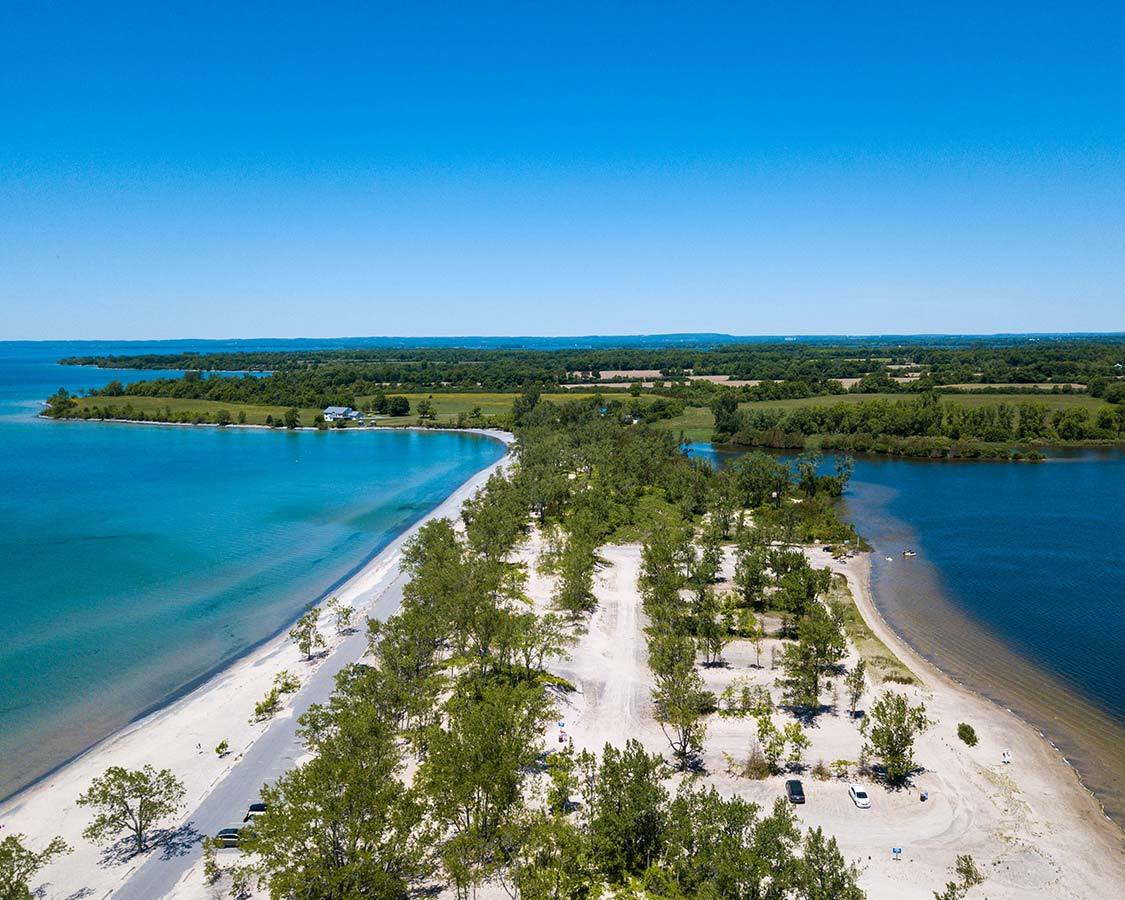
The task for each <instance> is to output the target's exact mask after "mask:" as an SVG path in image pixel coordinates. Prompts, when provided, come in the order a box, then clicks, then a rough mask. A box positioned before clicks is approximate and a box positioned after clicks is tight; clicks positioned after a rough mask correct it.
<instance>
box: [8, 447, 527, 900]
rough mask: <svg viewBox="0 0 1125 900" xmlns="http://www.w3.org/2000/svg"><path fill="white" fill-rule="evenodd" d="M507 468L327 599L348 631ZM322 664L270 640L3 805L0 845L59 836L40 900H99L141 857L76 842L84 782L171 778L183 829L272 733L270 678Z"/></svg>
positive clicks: (40, 880) (284, 641)
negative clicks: (111, 773) (416, 540)
mask: <svg viewBox="0 0 1125 900" xmlns="http://www.w3.org/2000/svg"><path fill="white" fill-rule="evenodd" d="M483 433H486V434H488V435H490V436H492V437H495V438H498V439H500V440H502V441H504V442H505V443H511V440H512V436H511V435H509V434H507V433H506V432H496V431H487V432H483ZM508 459H509V458H508V457H503V458H502V459H501V460H499V461H498V462H497V463H495V464H493V465H492V466H489V467H488V468H486V469H484V470H482V471H481V472H478V473H477V474H476V475H474V476H473V477H472V478H470V479H469V480H468V481H467V482H465V484H463V485H462V486H461V487H459V488H458V489H457V490H456V491H455V492H454V493H453V494H452V495H451V496H450V497H449V498H448V499H447V500H446V501H445V502H444V503H442V504H441V506H439V507H438V508H437V509H435V510H433V511H432V512H431V513H429V514H428V515H426V516H425V517H423V518H422V519H421V520H420V521H419V522H417V523H416V524H415V525H414V526H413V527H412V528H410V529H409V530H408V531H407V532H406V533H405V534H403V535H402V536H400V537H399V538H397V539H396V540H395V541H393V542H392V543H391V544H390V545H389V546H388V547H387V548H386V549H385V550H384V551H383V552H381V553H380V554H379V555H378V556H376V557H375V558H373V559H372V560H371V561H370V562H369V563H368V564H367V565H366V566H364V568H363V569H362V570H361V571H359V572H358V573H356V575H355V576H354V577H352V578H351V579H350V580H349V581H348V582H347V583H345V584H344V585H342V586H341V587H340V589H339V590H338V591H336V592H335V596H337V597H339V598H340V599H341V600H342V601H344V602H345V603H348V604H350V605H352V606H353V607H354V608H355V610H356V616H355V619H354V622H353V624H358V625H359V627H363V621H364V618H365V612H366V610H367V609H368V608H369V607H370V606H371V605H372V604H373V603H374V602H375V600H376V599H377V598H378V595H379V593H381V586H385V585H386V584H389V583H390V581H392V580H393V578H391V577H389V576H391V575H393V574H394V573H395V572H397V568H398V563H399V560H400V558H401V547H402V543H403V541H404V540H405V539H406V538H407V537H409V535H411V534H413V533H414V532H415V531H416V530H417V529H418V528H420V527H421V526H422V525H423V524H424V523H425V522H427V521H429V520H430V519H433V518H435V517H438V516H449V517H455V516H456V515H457V514H458V512H459V510H460V507H461V504H462V503H463V502H464V500H465V499H466V498H467V497H468V496H470V495H471V494H473V493H475V492H476V490H478V489H479V488H480V486H481V485H483V483H484V482H485V481H486V480H487V478H488V476H489V475H490V474H492V472H493V471H494V470H495V469H496V468H497V467H500V466H504V465H506V464H507V461H508ZM376 589H379V590H378V591H377V590H376ZM328 618H329V617H327V616H325V617H322V623H321V632H322V634H323V635H324V637H325V638H326V639H327V641H328V648H329V654H331V653H332V652H334V651H335V650H336V648H337V646H338V645H339V643H340V639H339V638H338V637H337V636H336V635H335V629H334V628H333V627H332V625H331V623H330V622H328V621H324V620H326V619H328ZM326 658H327V657H321V658H320V659H319V660H317V661H314V662H313V663H308V662H305V661H304V660H303V659H302V658H301V656H300V654H299V653H298V651H297V648H296V647H295V646H294V644H293V643H292V641H290V640H288V638H287V637H285V636H284V635H282V636H279V637H277V638H275V639H274V640H272V641H270V642H269V643H267V644H265V645H263V646H262V647H260V648H258V649H257V650H255V651H254V652H252V653H251V654H249V655H248V656H246V657H244V658H243V659H241V660H239V661H238V662H236V663H234V664H233V665H232V666H231V667H230V668H228V669H227V670H225V671H224V672H222V673H220V674H219V675H217V676H216V677H215V678H213V679H211V680H210V681H208V682H207V683H206V684H204V685H202V686H201V687H199V688H198V689H197V690H195V691H193V692H192V693H190V694H188V695H187V696H185V697H183V698H181V699H180V700H178V701H177V702H175V703H173V704H171V705H170V706H168V707H166V708H164V709H162V710H159V711H158V712H156V713H154V714H152V715H150V716H148V717H146V718H144V719H142V720H141V721H139V722H136V723H134V724H133V725H130V726H128V727H127V728H124V729H122V730H121V731H119V732H117V733H116V734H114V735H112V736H110V737H108V738H106V739H105V740H104V741H101V742H100V743H98V744H97V745H95V746H94V747H92V748H91V749H90V750H88V751H86V752H85V753H84V754H82V755H81V756H80V757H78V758H77V759H75V760H74V761H73V762H71V763H69V764H68V765H66V766H64V767H63V768H62V769H60V770H58V771H57V772H55V773H54V774H52V775H51V776H49V777H48V778H47V779H45V780H44V781H41V782H39V783H37V784H35V785H33V786H32V787H30V788H28V789H27V790H25V791H23V792H21V793H19V794H17V795H16V796H15V797H13V798H11V799H10V800H8V801H7V802H5V803H4V804H3V805H2V806H0V825H2V826H3V828H2V830H0V836H5V837H6V836H7V835H9V834H24V835H26V836H27V837H28V838H29V840H28V843H29V844H30V845H31V847H33V848H34V849H39V848H41V847H42V846H44V845H45V844H46V843H47V841H48V840H50V838H51V837H52V836H53V835H56V834H58V835H62V837H63V838H64V839H65V840H66V841H67V842H69V843H70V844H71V845H72V846H73V847H74V848H75V852H74V853H72V854H70V855H68V856H64V857H62V858H61V859H59V860H57V861H56V862H55V863H53V864H52V865H50V866H48V867H47V868H46V869H44V870H43V871H42V872H40V873H39V876H38V877H37V879H36V883H35V886H39V887H42V889H43V894H42V896H43V897H44V898H70V897H76V896H82V897H104V896H107V895H108V894H109V893H111V892H112V890H113V889H114V888H115V887H116V886H117V885H118V884H120V883H121V881H123V880H124V879H125V878H126V877H127V876H128V875H129V873H130V872H132V870H133V869H134V868H135V867H136V866H137V865H139V864H140V863H141V862H142V861H143V858H134V859H131V860H129V861H128V862H126V863H123V864H114V865H103V864H101V862H100V856H101V852H100V850H99V848H98V847H96V846H94V845H92V844H91V843H89V842H88V841H86V840H85V839H83V837H82V830H83V829H84V828H85V827H86V825H87V824H88V822H89V821H90V819H91V813H90V811H89V810H88V809H83V808H81V807H78V806H76V805H75V801H76V799H77V798H78V796H79V794H81V793H82V792H83V791H85V790H86V789H87V788H88V787H89V786H90V782H91V781H92V779H93V778H95V777H96V776H98V775H101V774H102V773H103V772H104V771H105V770H106V768H108V767H109V766H124V767H126V768H139V767H141V766H143V765H145V764H146V763H147V764H152V765H153V766H155V767H156V768H168V769H171V770H172V771H173V772H174V773H175V774H176V776H177V777H178V778H180V779H181V780H182V781H183V783H184V786H185V787H186V789H187V796H186V801H185V802H186V806H185V810H184V815H183V817H181V819H180V821H181V822H182V821H185V820H186V819H187V818H188V816H189V815H190V812H191V811H192V810H194V809H195V808H196V807H197V806H198V805H199V803H200V802H201V801H202V800H203V798H204V797H206V796H207V794H208V793H209V792H210V791H211V789H212V788H213V787H214V786H215V784H216V783H217V782H218V781H219V779H221V778H222V777H223V776H224V775H225V774H226V773H227V772H228V771H229V770H230V769H231V768H232V767H233V766H235V765H237V763H238V760H239V758H240V756H241V754H242V753H244V752H245V751H246V749H247V748H248V747H249V746H250V745H251V744H252V743H253V742H254V741H255V740H256V739H257V738H258V737H260V736H261V735H262V734H263V733H265V731H266V730H267V729H268V728H269V727H270V724H271V723H270V722H267V723H263V724H257V725H251V724H250V723H249V721H248V720H249V717H250V716H251V715H252V713H253V710H254V704H255V703H256V702H257V701H258V700H260V699H261V698H262V697H263V696H264V695H265V694H266V692H267V691H268V690H269V688H270V686H271V684H272V683H273V679H274V676H275V675H276V674H277V673H278V672H280V671H282V670H288V671H289V672H291V673H293V674H294V675H297V676H298V677H300V679H301V680H302V682H303V681H304V680H306V679H307V678H308V677H309V676H310V675H311V674H312V672H313V671H314V670H315V667H316V666H318V665H321V664H323V662H324V660H325V659H326ZM289 696H290V697H291V696H292V695H289ZM287 699H288V698H287ZM289 715H291V712H290V711H289V710H288V709H283V710H282V711H281V713H279V715H278V716H277V718H276V719H274V720H273V721H278V720H280V719H282V718H284V717H286V716H289ZM224 738H225V739H226V740H227V741H229V743H230V747H231V752H230V753H229V754H228V755H227V756H226V757H225V758H223V759H220V758H219V757H218V756H217V755H216V753H215V749H214V748H215V746H216V745H217V744H218V743H219V742H220V741H221V740H223V739H224ZM169 824H175V823H169ZM153 852H159V850H157V851H153Z"/></svg>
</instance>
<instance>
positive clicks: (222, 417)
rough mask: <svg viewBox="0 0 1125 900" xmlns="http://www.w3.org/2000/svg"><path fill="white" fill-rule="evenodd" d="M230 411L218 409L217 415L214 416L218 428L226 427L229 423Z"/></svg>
mask: <svg viewBox="0 0 1125 900" xmlns="http://www.w3.org/2000/svg"><path fill="white" fill-rule="evenodd" d="M231 421H232V420H231V417H230V410H228V409H220V410H219V412H218V415H216V416H215V424H217V425H218V426H219V427H220V428H222V427H224V426H227V425H229V424H230V423H231Z"/></svg>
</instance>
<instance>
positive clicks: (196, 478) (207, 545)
mask: <svg viewBox="0 0 1125 900" xmlns="http://www.w3.org/2000/svg"><path fill="white" fill-rule="evenodd" d="M88 347H89V345H83V346H82V347H81V348H80V349H79V348H76V347H72V346H71V345H65V344H64V345H47V346H43V345H28V344H0V522H2V523H3V528H2V529H0V621H2V622H3V635H4V639H3V641H2V642H0V796H3V795H5V794H8V793H10V792H11V791H13V790H15V789H17V788H18V787H20V786H21V785H23V784H26V783H28V782H29V781H30V780H32V779H34V778H36V777H38V776H40V775H42V774H43V773H44V772H46V771H48V770H49V769H50V768H52V767H53V766H55V765H57V764H59V763H60V762H62V761H64V760H66V759H67V758H69V757H70V756H72V755H73V754H75V753H77V752H79V751H81V750H82V749H84V748H85V747H87V746H89V744H91V743H92V742H94V741H96V740H98V739H99V738H101V737H103V736H105V735H107V734H109V733H110V732H112V731H113V730H115V729H116V728H118V727H120V726H121V725H123V724H125V723H127V722H128V721H130V720H131V719H133V718H134V717H136V716H137V715H139V714H142V713H143V712H145V711H146V710H149V709H151V708H153V707H154V706H156V705H159V704H161V703H162V702H165V701H167V700H168V699H169V698H170V697H173V696H175V695H176V694H177V693H178V692H180V691H182V690H183V689H185V687H187V686H189V685H191V684H192V683H194V682H197V681H198V680H199V679H201V678H204V677H205V676H207V675H208V674H209V673H212V672H214V671H215V670H216V669H217V668H219V667H221V666H223V665H224V664H225V663H227V662H229V661H230V660H232V659H234V658H236V657H237V656H239V655H241V654H243V653H245V652H246V651H247V650H248V649H250V648H251V647H253V646H254V645H255V644H257V643H260V642H261V641H262V640H264V639H266V638H268V637H270V636H271V635H273V634H275V633H277V631H278V630H280V629H281V628H283V627H285V626H286V625H287V624H288V623H289V622H290V621H291V620H292V619H293V618H294V617H295V616H296V615H297V614H298V613H299V611H300V610H301V608H302V607H303V605H304V604H305V603H306V602H308V601H309V600H312V599H315V598H316V597H318V596H319V595H321V594H322V593H323V592H324V591H325V590H326V589H327V588H329V587H330V586H331V585H332V584H333V583H334V582H336V581H337V580H338V579H340V578H342V577H345V576H346V575H347V574H348V573H349V572H350V571H351V570H353V569H354V568H355V567H356V566H358V565H360V564H362V563H363V562H364V561H365V560H366V559H368V558H369V557H370V556H371V555H373V553H375V552H377V551H378V550H379V549H381V548H382V547H383V546H385V545H386V544H387V543H389V542H390V541H391V540H392V539H393V538H394V537H395V536H396V535H398V534H400V533H401V532H402V531H403V530H404V529H405V528H407V527H408V526H409V525H410V524H411V523H413V522H414V521H416V520H417V519H418V518H419V517H420V516H422V515H423V514H424V513H426V512H427V511H429V510H430V509H432V508H433V507H434V506H436V505H437V504H438V503H439V502H440V501H441V500H442V499H444V498H445V497H446V496H448V495H449V494H450V493H451V492H452V491H453V490H454V489H455V488H456V487H457V486H458V485H460V484H461V483H462V482H464V481H465V480H466V479H467V478H468V477H469V476H470V475H472V473H474V472H476V471H478V470H480V469H482V468H484V467H485V466H487V465H488V464H490V463H491V462H493V461H495V460H496V459H498V458H499V457H500V456H501V455H502V453H503V448H502V446H501V445H500V444H499V443H498V442H496V441H494V440H492V439H489V438H484V437H480V436H477V435H464V434H452V433H419V432H391V431H381V430H380V431H363V432H323V433H322V432H296V433H281V432H271V431H266V430H262V429H222V430H220V429H214V428H206V427H199V428H178V427H166V426H152V425H148V426H146V425H121V424H112V423H92V422H50V421H44V420H41V419H37V418H35V415H34V414H35V412H36V411H37V409H38V402H37V401H38V399H40V398H42V397H44V396H46V395H47V394H49V393H50V392H52V391H54V390H55V389H56V388H58V387H59V386H60V385H65V386H67V387H69V388H76V387H81V386H85V385H93V384H102V383H104V382H105V381H107V380H109V379H110V378H112V377H116V376H118V375H123V376H125V378H126V379H135V378H137V377H143V373H135V372H134V373H114V372H107V371H105V370H102V371H97V370H83V369H75V368H70V367H59V366H56V365H54V363H53V361H54V360H55V359H57V358H58V357H59V356H62V355H66V354H67V353H74V352H96V351H90V350H88ZM129 350H131V351H133V352H141V351H137V350H135V347H130V348H129Z"/></svg>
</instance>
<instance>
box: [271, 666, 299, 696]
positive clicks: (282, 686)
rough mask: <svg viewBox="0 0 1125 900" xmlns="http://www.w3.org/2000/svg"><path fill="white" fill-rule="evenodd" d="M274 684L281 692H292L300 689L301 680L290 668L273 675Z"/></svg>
mask: <svg viewBox="0 0 1125 900" xmlns="http://www.w3.org/2000/svg"><path fill="white" fill-rule="evenodd" d="M273 686H274V687H275V688H276V689H277V691H278V693H280V694H292V693H295V692H296V691H297V690H299V689H300V687H301V681H300V679H299V678H297V676H296V675H294V674H293V673H292V672H290V671H289V670H288V669H282V670H281V671H280V672H278V673H277V674H276V675H274V676H273Z"/></svg>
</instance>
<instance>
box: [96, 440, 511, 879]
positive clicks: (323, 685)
mask: <svg viewBox="0 0 1125 900" xmlns="http://www.w3.org/2000/svg"><path fill="white" fill-rule="evenodd" d="M508 462H509V458H508V457H502V458H501V459H500V460H498V461H497V462H496V463H494V464H493V465H491V466H488V467H487V468H485V469H483V470H482V471H480V472H478V473H477V474H476V475H475V476H473V478H471V479H470V480H469V481H467V482H466V483H465V484H463V485H462V486H461V487H460V488H458V489H457V490H456V491H455V492H454V493H453V494H452V495H451V496H449V497H447V498H446V499H445V501H444V502H443V503H442V504H441V505H440V506H438V507H437V509H435V510H433V512H431V513H430V514H429V515H427V516H425V517H423V518H422V519H421V520H420V521H419V522H417V523H415V524H414V525H413V526H412V527H411V528H409V529H407V531H406V532H405V533H404V534H402V535H400V536H399V537H398V538H396V539H395V540H394V541H393V542H392V543H391V544H390V546H389V547H388V548H387V552H395V551H397V550H398V549H399V548H401V546H402V544H403V543H405V541H406V540H407V539H408V538H409V537H410V536H412V535H413V534H414V533H415V532H416V531H417V529H418V528H420V527H421V526H422V525H423V524H424V523H425V522H426V521H428V520H429V519H431V518H436V517H438V516H445V517H447V518H456V517H457V515H458V514H459V513H460V510H461V504H462V503H463V502H464V501H465V500H466V499H467V498H468V497H469V496H470V495H471V494H473V493H475V492H476V490H477V489H478V488H479V487H480V486H481V485H483V484H484V482H485V481H486V480H487V479H488V476H489V475H491V474H492V472H493V471H495V470H496V469H498V468H501V469H502V468H505V467H506V466H507V465H508ZM405 583H406V579H405V577H404V576H402V575H400V574H399V571H398V566H397V565H395V566H393V567H392V568H391V570H390V571H389V572H388V573H387V574H386V575H384V576H383V578H381V579H380V580H379V581H378V582H377V583H376V584H375V585H374V586H372V587H371V588H370V589H369V590H367V591H365V592H364V593H363V594H361V595H360V596H359V597H358V598H357V601H356V604H355V605H356V606H357V607H363V606H367V605H368V603H370V605H369V606H367V618H371V619H379V620H380V621H382V620H385V619H387V618H388V617H389V616H391V615H393V614H394V613H395V612H397V611H398V608H399V605H400V604H401V603H402V589H403V586H404V584H405ZM366 650H367V635H366V634H365V633H364V631H363V629H360V630H358V631H357V632H356V633H355V634H352V635H349V636H348V637H346V638H345V639H344V640H343V641H342V642H341V643H340V644H339V645H338V646H337V648H336V649H335V650H334V651H333V652H332V654H331V656H329V657H328V658H327V659H326V660H325V661H324V662H323V663H321V664H320V666H319V667H318V668H317V670H316V672H314V673H313V675H312V677H311V678H309V680H308V681H307V682H305V685H304V686H303V687H302V688H301V690H300V691H299V692H298V693H297V695H296V696H295V697H294V698H293V703H292V709H293V715H292V716H290V717H288V718H285V719H279V720H277V721H275V722H274V723H273V724H272V725H271V726H270V727H269V728H268V729H267V730H266V731H265V732H264V733H263V734H262V735H261V737H259V738H258V739H257V740H256V741H255V742H254V743H253V744H252V745H251V747H250V749H249V750H247V751H246V753H245V755H244V756H243V757H242V759H241V760H239V762H238V764H237V765H236V766H234V768H232V769H231V770H230V772H228V773H227V774H226V776H225V777H224V778H223V779H222V780H221V781H220V782H219V783H218V784H217V785H215V787H214V788H213V789H212V790H211V793H209V794H208V795H207V796H206V797H205V798H204V799H203V802H202V803H200V805H199V806H198V807H197V808H196V809H195V811H194V812H193V813H192V814H191V815H190V816H189V817H188V818H187V820H186V821H185V824H186V825H187V826H188V827H189V828H194V829H195V830H196V831H197V832H198V833H199V834H200V835H213V834H214V833H215V832H217V831H218V830H219V829H220V828H226V827H228V826H231V825H239V824H241V821H242V816H243V815H245V813H246V807H247V805H248V804H249V803H252V802H253V801H254V800H257V799H258V792H259V790H261V787H262V785H263V784H266V783H267V782H272V781H275V780H277V778H278V777H279V776H280V775H282V774H284V773H285V772H287V771H288V770H289V769H291V768H293V766H294V765H295V764H296V761H297V760H298V759H299V758H300V757H301V756H302V755H303V752H304V751H303V748H302V746H301V742H300V741H299V740H298V738H297V718H298V717H299V716H300V715H301V713H303V712H304V711H305V710H306V709H308V708H309V707H310V706H311V705H312V704H314V703H324V702H326V701H327V700H328V698H329V697H330V696H331V694H332V691H333V689H334V688H335V686H336V673H337V672H339V671H340V670H341V669H342V668H343V667H344V666H345V665H347V664H348V663H353V662H355V661H356V660H358V659H359V658H360V657H362V656H363V654H364V653H365V652H366ZM202 853H203V850H202V847H201V846H200V843H199V841H198V840H196V841H194V842H193V843H191V845H190V846H189V848H188V849H187V851H186V852H184V853H182V854H180V855H172V856H165V855H164V853H163V852H162V851H161V850H160V849H156V850H154V851H153V852H152V853H151V854H150V855H149V857H148V859H146V860H145V861H144V862H143V863H141V864H140V865H139V866H138V867H137V868H136V869H135V870H134V871H133V872H132V874H130V875H129V876H128V877H127V879H126V880H125V881H124V882H123V883H122V884H121V886H120V887H118V888H117V889H116V890H115V891H114V892H112V893H113V897H114V900H159V898H161V897H165V896H167V894H168V893H169V892H170V891H171V890H172V889H173V888H174V887H175V886H176V885H177V884H178V883H179V882H180V880H181V879H182V878H183V877H184V876H185V875H186V874H187V873H188V871H189V870H190V869H191V868H192V866H194V865H195V863H196V862H197V861H198V860H199V858H200V856H202Z"/></svg>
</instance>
